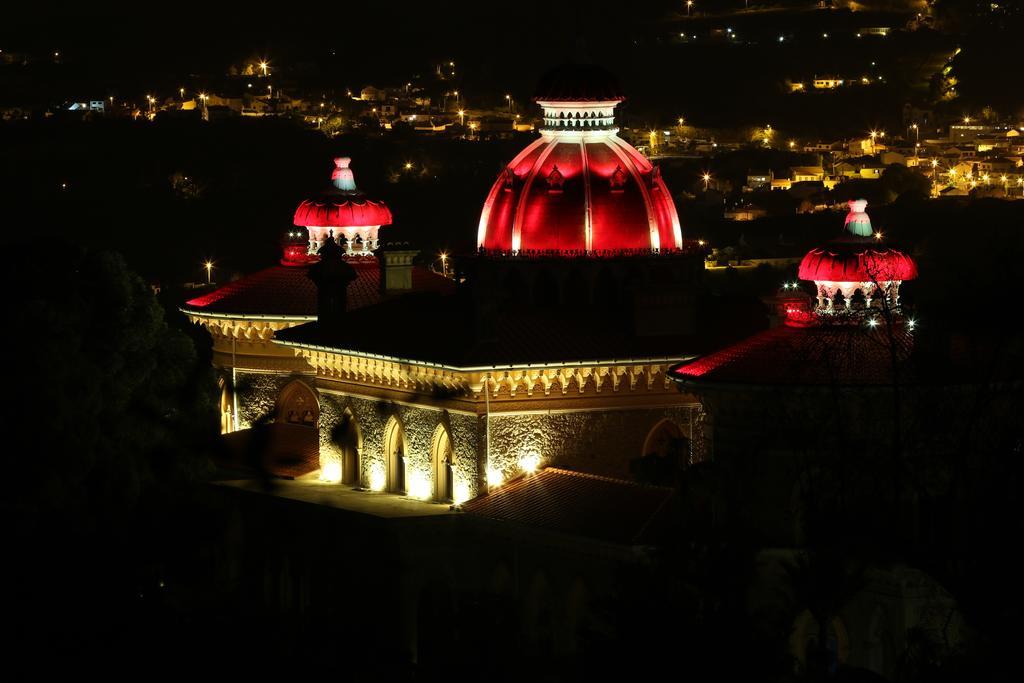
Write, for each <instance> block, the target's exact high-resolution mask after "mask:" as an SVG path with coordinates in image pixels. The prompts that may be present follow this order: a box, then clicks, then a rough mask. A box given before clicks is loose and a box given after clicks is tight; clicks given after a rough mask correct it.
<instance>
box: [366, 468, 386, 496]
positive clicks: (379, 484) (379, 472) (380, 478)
mask: <svg viewBox="0 0 1024 683" xmlns="http://www.w3.org/2000/svg"><path fill="white" fill-rule="evenodd" d="M387 483H388V477H387V474H385V472H384V466H383V465H381V464H380V463H374V464H373V465H372V466H371V467H370V490H371V491H383V490H384V488H385V487H386V486H387Z"/></svg>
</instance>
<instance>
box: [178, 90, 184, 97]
mask: <svg viewBox="0 0 1024 683" xmlns="http://www.w3.org/2000/svg"><path fill="white" fill-rule="evenodd" d="M178 94H179V95H181V99H185V89H184V88H178Z"/></svg>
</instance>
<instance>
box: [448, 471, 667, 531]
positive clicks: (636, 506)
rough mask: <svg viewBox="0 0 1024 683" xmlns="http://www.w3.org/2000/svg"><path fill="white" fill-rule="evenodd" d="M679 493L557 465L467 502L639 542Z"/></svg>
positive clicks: (503, 516)
mask: <svg viewBox="0 0 1024 683" xmlns="http://www.w3.org/2000/svg"><path fill="white" fill-rule="evenodd" d="M673 494H674V491H673V490H672V489H670V488H664V487H660V486H643V485H640V484H636V483H633V482H630V481H624V480H621V479H612V478H610V477H601V476H597V475H595V474H584V473H582V472H573V471H571V470H563V469H560V468H556V467H548V468H545V469H543V470H541V471H540V472H538V473H536V474H533V475H528V476H524V477H522V478H520V479H516V480H514V481H511V482H509V483H507V484H505V485H504V486H502V487H500V488H498V489H497V490H494V491H491V492H490V493H489V494H486V495H483V496H478V497H477V498H474V499H473V500H470V501H468V502H466V503H464V504H463V506H462V509H463V510H464V511H465V512H466V513H467V514H470V515H476V516H479V517H485V518H488V519H494V520H502V521H507V522H515V523H519V524H525V525H528V526H534V527H540V528H543V529H548V530H550V531H557V532H561V533H566V534H572V535H576V536H585V537H588V538H595V539H598V540H603V541H611V542H613V543H622V544H637V543H641V542H643V540H644V539H645V538H648V534H647V533H646V532H647V531H648V530H649V528H650V527H651V525H652V522H653V521H654V520H655V518H656V517H658V516H659V513H660V512H661V511H662V510H664V509H665V508H666V507H667V504H668V502H669V499H671V498H672V496H673Z"/></svg>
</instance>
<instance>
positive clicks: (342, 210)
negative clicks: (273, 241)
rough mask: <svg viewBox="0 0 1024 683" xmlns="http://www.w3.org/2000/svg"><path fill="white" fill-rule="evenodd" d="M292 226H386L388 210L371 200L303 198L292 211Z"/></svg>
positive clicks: (389, 211)
mask: <svg viewBox="0 0 1024 683" xmlns="http://www.w3.org/2000/svg"><path fill="white" fill-rule="evenodd" d="M294 223H295V225H301V226H303V227H307V228H327V227H331V228H348V227H362V226H367V225H390V224H391V209H389V208H388V207H387V205H386V204H384V202H377V201H373V200H372V199H366V198H365V197H363V198H359V199H357V198H353V197H335V196H330V195H324V196H323V197H321V198H318V199H307V200H306V201H304V202H302V203H301V204H299V208H297V209H296V210H295V221H294Z"/></svg>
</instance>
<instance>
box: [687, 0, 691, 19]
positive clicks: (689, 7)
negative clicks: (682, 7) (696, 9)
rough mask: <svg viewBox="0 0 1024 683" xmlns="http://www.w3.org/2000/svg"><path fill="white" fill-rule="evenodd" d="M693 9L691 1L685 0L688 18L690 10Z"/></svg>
mask: <svg viewBox="0 0 1024 683" xmlns="http://www.w3.org/2000/svg"><path fill="white" fill-rule="evenodd" d="M692 8H693V0H686V16H690V10H691V9H692Z"/></svg>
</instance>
